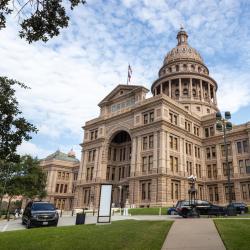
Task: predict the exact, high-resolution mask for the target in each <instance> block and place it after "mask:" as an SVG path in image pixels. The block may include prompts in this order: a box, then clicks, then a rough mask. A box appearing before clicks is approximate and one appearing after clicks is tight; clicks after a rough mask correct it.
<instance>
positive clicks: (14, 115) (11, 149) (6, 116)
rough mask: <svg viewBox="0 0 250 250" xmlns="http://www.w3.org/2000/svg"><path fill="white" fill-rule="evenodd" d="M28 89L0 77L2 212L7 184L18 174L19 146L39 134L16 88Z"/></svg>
mask: <svg viewBox="0 0 250 250" xmlns="http://www.w3.org/2000/svg"><path fill="white" fill-rule="evenodd" d="M16 86H19V87H21V88H24V89H27V86H25V85H24V84H23V83H20V82H18V81H15V80H11V79H8V78H7V77H0V210H1V204H2V198H3V195H4V194H5V193H6V191H5V190H6V187H7V183H9V181H10V179H11V178H12V177H13V175H15V173H16V172H17V169H16V163H19V162H20V157H19V155H18V154H17V153H16V149H17V146H19V145H21V143H22V142H23V141H24V140H25V141H28V140H30V139H31V138H32V137H31V135H30V134H31V133H32V132H35V133H36V132H37V129H36V127H35V126H34V125H32V124H31V123H29V122H28V121H27V120H26V119H25V118H24V117H22V112H21V111H20V109H19V106H18V101H17V100H16V97H15V89H14V87H16Z"/></svg>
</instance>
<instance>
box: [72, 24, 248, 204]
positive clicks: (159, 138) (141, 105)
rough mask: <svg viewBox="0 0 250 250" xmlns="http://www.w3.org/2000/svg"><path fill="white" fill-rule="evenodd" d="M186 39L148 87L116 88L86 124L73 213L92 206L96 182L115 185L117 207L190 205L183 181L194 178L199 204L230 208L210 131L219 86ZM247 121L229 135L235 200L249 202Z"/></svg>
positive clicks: (220, 153)
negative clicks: (184, 201) (181, 201)
mask: <svg viewBox="0 0 250 250" xmlns="http://www.w3.org/2000/svg"><path fill="white" fill-rule="evenodd" d="M187 40H188V35H187V33H186V32H185V31H184V30H183V29H181V30H180V31H179V32H178V34H177V41H178V43H177V46H176V47H175V48H173V49H172V50H171V51H170V52H169V53H168V54H167V56H166V57H165V59H164V63H163V66H162V67H161V69H160V70H159V77H158V79H157V80H156V81H155V82H153V84H152V87H151V92H152V97H150V98H146V94H147V93H148V91H149V90H148V89H147V88H145V87H143V86H137V85H118V86H117V87H116V88H115V89H114V90H113V91H112V92H111V93H110V94H109V95H108V96H106V97H105V98H104V99H103V100H102V101H101V102H100V103H99V107H100V115H99V117H98V118H96V119H93V120H90V121H88V122H86V124H85V126H84V140H83V143H82V144H81V145H82V159H81V164H80V169H79V175H78V181H77V189H76V194H75V207H90V208H91V207H97V206H98V201H99V193H100V184H102V183H111V184H113V190H112V199H113V203H114V204H115V205H116V206H119V205H120V203H121V204H124V203H125V202H126V200H127V201H128V202H129V204H131V205H134V206H136V207H140V206H141V207H142V206H169V205H172V204H175V203H176V201H177V200H179V199H188V189H189V187H190V183H189V181H188V180H187V177H188V176H190V175H196V176H197V182H196V189H197V191H198V194H197V196H198V198H199V199H205V200H208V201H211V202H213V203H215V204H226V203H227V202H228V186H227V171H226V165H225V149H224V145H223V136H222V133H220V132H218V131H216V129H215V124H216V119H215V113H216V111H218V107H217V98H216V92H217V88H218V85H217V83H216V81H215V80H214V79H213V78H212V77H211V76H210V75H209V69H208V68H207V67H206V65H205V63H204V61H203V59H202V57H201V56H200V54H199V53H198V52H197V51H196V50H195V49H193V48H192V47H190V46H189V44H188V42H187ZM249 143H250V122H248V123H246V124H241V125H235V126H233V130H232V131H230V132H229V133H228V146H229V162H230V166H231V170H232V171H231V173H232V177H231V178H232V183H233V184H232V190H233V200H236V201H244V202H246V203H248V204H249V203H250V173H247V169H248V168H247V166H250V149H249Z"/></svg>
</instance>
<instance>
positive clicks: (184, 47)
mask: <svg viewBox="0 0 250 250" xmlns="http://www.w3.org/2000/svg"><path fill="white" fill-rule="evenodd" d="M187 38H188V35H187V33H186V31H184V30H183V28H181V30H180V31H179V32H178V34H177V40H178V44H177V46H176V47H175V48H173V49H172V50H171V51H170V52H168V54H167V56H166V57H165V59H164V65H166V64H169V63H171V62H175V61H179V60H193V61H197V62H200V63H202V64H203V59H202V57H201V55H200V54H199V52H198V51H197V50H196V49H194V48H192V47H190V46H189V45H188V43H187Z"/></svg>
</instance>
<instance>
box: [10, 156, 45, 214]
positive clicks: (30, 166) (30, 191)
mask: <svg viewBox="0 0 250 250" xmlns="http://www.w3.org/2000/svg"><path fill="white" fill-rule="evenodd" d="M11 169H12V170H13V169H15V171H14V172H13V173H12V174H11V176H10V178H9V179H8V181H7V185H6V189H5V192H6V193H7V194H8V197H9V202H8V208H7V214H8V213H9V208H10V204H11V201H12V199H13V197H14V196H17V195H22V196H24V197H26V198H30V199H34V198H36V197H37V198H39V199H42V198H44V197H46V195H47V193H46V190H45V188H46V178H47V177H46V175H45V173H44V172H43V171H42V169H41V167H40V165H39V160H38V159H37V158H32V157H31V156H30V155H25V156H22V157H21V158H20V161H19V162H18V163H14V164H13V166H12V168H11Z"/></svg>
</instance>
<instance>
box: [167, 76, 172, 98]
mask: <svg viewBox="0 0 250 250" xmlns="http://www.w3.org/2000/svg"><path fill="white" fill-rule="evenodd" d="M168 91H169V97H171V98H172V80H169V81H168Z"/></svg>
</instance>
